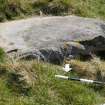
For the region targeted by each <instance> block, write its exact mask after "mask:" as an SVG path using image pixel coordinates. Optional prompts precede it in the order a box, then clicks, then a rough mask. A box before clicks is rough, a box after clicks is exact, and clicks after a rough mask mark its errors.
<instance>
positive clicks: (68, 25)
mask: <svg viewBox="0 0 105 105" xmlns="http://www.w3.org/2000/svg"><path fill="white" fill-rule="evenodd" d="M0 37H1V39H0V46H1V47H3V48H4V49H5V51H10V50H13V49H18V50H19V52H24V51H27V52H24V53H22V54H26V53H27V54H26V55H27V57H28V56H31V57H33V56H34V57H36V56H39V57H40V58H43V59H44V60H46V61H51V62H56V61H57V60H58V59H60V60H63V59H64V56H69V55H74V57H77V56H78V55H90V54H91V53H93V52H97V51H104V50H105V22H104V21H100V20H96V19H90V18H82V17H77V16H63V17H61V16H58V17H35V18H30V19H25V20H18V21H12V22H7V23H1V24H0ZM71 41H72V42H76V43H81V44H82V45H84V47H85V50H81V49H79V48H78V47H76V46H71V45H70V46H69V50H68V49H67V48H65V43H66V42H71ZM71 47H72V48H71ZM30 49H31V51H32V52H34V53H30ZM28 50H29V51H28ZM35 50H36V51H37V52H38V54H37V52H35ZM66 51H67V52H66ZM39 52H40V53H39ZM19 54H20V53H19ZM22 54H21V55H22ZM65 54H66V55H65Z"/></svg>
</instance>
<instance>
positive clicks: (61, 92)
mask: <svg viewBox="0 0 105 105" xmlns="http://www.w3.org/2000/svg"><path fill="white" fill-rule="evenodd" d="M4 58H5V57H4ZM6 58H7V57H6ZM76 62H77V61H76V60H75V61H72V66H73V65H74V64H75V65H76V67H77V64H78V65H80V67H81V68H82V66H81V65H82V63H83V62H81V61H78V63H76ZM83 65H84V64H83ZM73 69H76V68H73ZM80 70H81V69H80ZM86 70H87V69H86ZM55 74H61V75H70V74H66V73H64V72H63V71H62V68H61V67H60V66H55V65H52V64H48V63H44V62H37V61H34V60H31V61H25V60H22V61H15V60H13V59H12V60H11V59H9V58H7V59H5V62H0V105H14V104H15V105H100V104H102V103H104V102H105V96H104V93H105V92H104V88H102V89H101V88H100V87H99V88H98V89H97V88H96V87H97V86H95V85H94V86H93V85H86V84H81V83H79V82H73V81H66V80H59V79H57V78H55V77H54V76H55ZM79 74H81V73H79V72H74V73H72V74H71V76H74V75H76V76H79ZM96 89H97V90H96Z"/></svg>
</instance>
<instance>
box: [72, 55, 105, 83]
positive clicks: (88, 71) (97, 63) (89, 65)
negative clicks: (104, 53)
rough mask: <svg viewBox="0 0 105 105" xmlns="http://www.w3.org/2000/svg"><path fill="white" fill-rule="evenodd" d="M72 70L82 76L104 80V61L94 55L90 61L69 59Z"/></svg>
mask: <svg viewBox="0 0 105 105" xmlns="http://www.w3.org/2000/svg"><path fill="white" fill-rule="evenodd" d="M70 64H71V65H72V67H73V70H74V71H76V72H77V73H78V74H79V75H80V76H82V77H84V78H91V79H97V80H103V81H104V80H105V79H104V78H105V61H102V60H100V59H99V58H97V57H95V58H93V59H92V60H91V61H80V60H71V61H70Z"/></svg>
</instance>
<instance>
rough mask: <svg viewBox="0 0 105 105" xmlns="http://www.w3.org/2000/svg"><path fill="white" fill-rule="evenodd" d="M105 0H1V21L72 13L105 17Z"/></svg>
mask: <svg viewBox="0 0 105 105" xmlns="http://www.w3.org/2000/svg"><path fill="white" fill-rule="evenodd" d="M104 10H105V1H104V0H78V1H77V0H35V1H33V0H0V21H5V20H6V19H7V20H13V19H17V18H23V17H26V16H32V15H40V11H42V13H43V15H70V14H75V15H78V16H83V17H94V18H100V19H105V11H104Z"/></svg>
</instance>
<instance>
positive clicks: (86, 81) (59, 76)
mask: <svg viewBox="0 0 105 105" xmlns="http://www.w3.org/2000/svg"><path fill="white" fill-rule="evenodd" d="M55 77H57V78H60V79H65V80H73V81H80V82H84V83H91V84H92V83H94V84H102V85H105V82H101V81H95V80H88V79H82V78H70V77H68V76H62V75H55Z"/></svg>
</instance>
